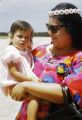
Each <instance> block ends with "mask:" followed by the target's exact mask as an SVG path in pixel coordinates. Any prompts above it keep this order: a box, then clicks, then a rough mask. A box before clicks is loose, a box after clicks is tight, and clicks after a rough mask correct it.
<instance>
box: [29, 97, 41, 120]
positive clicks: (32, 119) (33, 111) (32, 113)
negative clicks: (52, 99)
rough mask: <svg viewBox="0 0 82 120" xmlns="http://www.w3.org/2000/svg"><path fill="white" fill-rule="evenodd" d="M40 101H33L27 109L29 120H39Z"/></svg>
mask: <svg viewBox="0 0 82 120" xmlns="http://www.w3.org/2000/svg"><path fill="white" fill-rule="evenodd" d="M38 108H39V100H36V99H31V101H30V102H29V103H28V107H27V120H37V116H38V115H37V114H38Z"/></svg>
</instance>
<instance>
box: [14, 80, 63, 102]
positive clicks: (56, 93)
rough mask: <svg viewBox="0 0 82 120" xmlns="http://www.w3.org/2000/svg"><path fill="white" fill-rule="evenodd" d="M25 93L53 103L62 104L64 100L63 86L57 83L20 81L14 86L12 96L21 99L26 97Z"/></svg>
mask: <svg viewBox="0 0 82 120" xmlns="http://www.w3.org/2000/svg"><path fill="white" fill-rule="evenodd" d="M25 93H30V94H31V95H33V96H36V97H38V98H41V99H45V100H47V101H50V102H53V103H59V104H62V103H63V102H64V100H63V93H62V88H61V86H60V85H59V84H56V83H35V82H22V83H19V84H18V85H16V86H15V87H14V88H13V91H12V98H13V99H15V100H21V99H22V98H24V95H25Z"/></svg>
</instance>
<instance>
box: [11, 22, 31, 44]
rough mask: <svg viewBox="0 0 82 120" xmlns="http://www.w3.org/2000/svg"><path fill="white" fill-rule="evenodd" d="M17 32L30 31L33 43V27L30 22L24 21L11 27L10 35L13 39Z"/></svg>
mask: <svg viewBox="0 0 82 120" xmlns="http://www.w3.org/2000/svg"><path fill="white" fill-rule="evenodd" d="M17 30H21V31H26V30H30V31H31V43H32V37H33V28H32V27H31V25H30V24H29V23H28V22H26V21H22V20H17V21H15V22H14V23H13V24H12V25H11V28H10V34H11V36H12V37H13V35H14V34H15V32H16V31H17ZM10 44H12V43H10Z"/></svg>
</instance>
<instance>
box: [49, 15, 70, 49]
mask: <svg viewBox="0 0 82 120" xmlns="http://www.w3.org/2000/svg"><path fill="white" fill-rule="evenodd" d="M47 27H48V33H49V36H50V37H51V39H52V44H53V46H54V47H55V48H59V49H64V48H68V49H69V48H71V47H72V39H71V36H70V34H69V33H68V32H67V31H66V29H65V27H64V25H63V24H62V23H61V22H60V21H59V20H58V19H57V18H56V17H50V18H49V21H48V24H47Z"/></svg>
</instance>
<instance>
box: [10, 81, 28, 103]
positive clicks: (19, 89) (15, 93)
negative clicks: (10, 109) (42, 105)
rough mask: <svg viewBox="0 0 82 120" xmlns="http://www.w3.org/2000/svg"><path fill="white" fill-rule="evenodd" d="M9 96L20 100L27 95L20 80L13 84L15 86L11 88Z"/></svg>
mask: <svg viewBox="0 0 82 120" xmlns="http://www.w3.org/2000/svg"><path fill="white" fill-rule="evenodd" d="M11 97H12V99H14V100H17V101H22V100H23V99H25V98H26V97H27V96H26V93H25V91H24V88H23V85H22V82H21V83H18V84H17V85H15V87H14V88H13V90H12V94H11Z"/></svg>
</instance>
